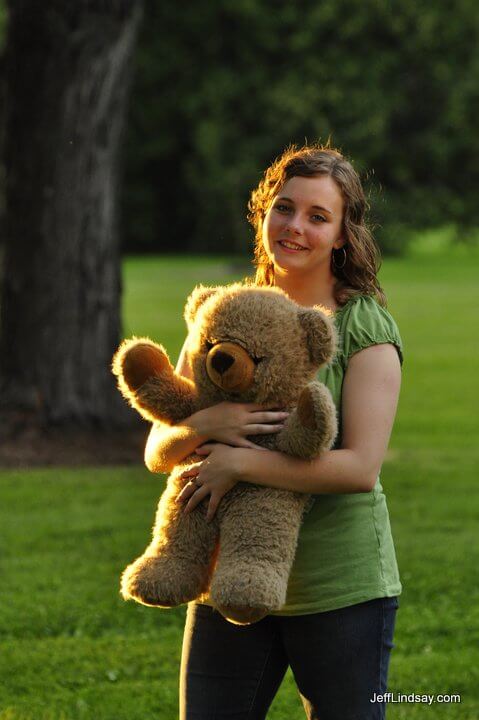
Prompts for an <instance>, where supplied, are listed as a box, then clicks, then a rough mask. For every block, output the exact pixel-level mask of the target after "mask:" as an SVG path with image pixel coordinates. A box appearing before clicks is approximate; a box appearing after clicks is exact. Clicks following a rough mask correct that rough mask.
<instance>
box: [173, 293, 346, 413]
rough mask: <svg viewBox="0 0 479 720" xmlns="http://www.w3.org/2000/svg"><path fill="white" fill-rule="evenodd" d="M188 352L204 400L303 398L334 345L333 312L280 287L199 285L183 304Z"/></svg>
mask: <svg viewBox="0 0 479 720" xmlns="http://www.w3.org/2000/svg"><path fill="white" fill-rule="evenodd" d="M185 319H186V322H187V325H188V330H189V334H188V358H189V363H190V366H191V371H192V375H193V380H194V382H195V385H196V387H197V390H198V392H199V394H200V397H201V399H202V401H204V402H205V404H213V403H216V402H220V401H221V400H235V401H242V402H257V403H262V404H265V403H271V402H274V403H278V404H280V405H281V406H286V405H288V404H292V403H294V402H295V400H297V398H298V396H299V394H300V392H301V390H302V388H303V387H304V385H306V384H307V383H308V382H310V380H312V379H313V378H314V376H315V374H316V372H317V371H318V369H319V368H320V367H321V366H322V365H323V364H325V363H327V362H328V361H330V360H331V358H332V356H333V354H334V351H335V332H334V327H333V323H332V320H331V319H330V318H329V317H328V315H327V314H326V312H324V311H322V310H320V309H319V308H317V307H315V308H303V307H301V306H300V305H297V304H296V303H295V302H293V301H292V300H290V299H289V298H288V296H287V295H286V294H285V293H284V292H283V291H282V290H280V289H278V288H272V287H256V286H253V285H244V284H240V283H237V284H234V285H229V286H226V287H215V288H208V287H203V286H198V287H197V288H195V290H194V291H193V292H192V294H191V295H190V297H189V298H188V301H187V303H186V307H185Z"/></svg>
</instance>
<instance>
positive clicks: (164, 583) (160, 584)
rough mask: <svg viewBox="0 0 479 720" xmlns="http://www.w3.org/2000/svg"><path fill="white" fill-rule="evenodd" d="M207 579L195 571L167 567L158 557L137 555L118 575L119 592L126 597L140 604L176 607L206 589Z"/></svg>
mask: <svg viewBox="0 0 479 720" xmlns="http://www.w3.org/2000/svg"><path fill="white" fill-rule="evenodd" d="M205 586H207V578H205V577H202V576H201V575H200V574H198V573H194V572H192V570H191V568H189V569H188V571H187V572H184V573H181V572H179V569H178V567H173V566H172V567H167V563H165V562H162V561H161V559H158V558H152V557H145V558H143V557H142V558H139V559H138V560H136V561H135V562H134V563H132V564H131V565H129V566H128V567H127V568H126V570H125V571H124V572H123V575H122V578H121V594H122V596H123V598H124V599H125V600H136V602H138V603H141V604H142V605H151V606H155V607H176V606H177V605H183V604H184V603H187V602H190V600H194V599H195V598H197V597H198V595H200V594H201V593H202V592H204V590H205Z"/></svg>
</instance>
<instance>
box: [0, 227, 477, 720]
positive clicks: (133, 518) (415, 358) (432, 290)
mask: <svg viewBox="0 0 479 720" xmlns="http://www.w3.org/2000/svg"><path fill="white" fill-rule="evenodd" d="M433 244H434V243H433V242H432V239H431V238H426V241H425V242H424V243H423V244H422V245H421V246H418V247H417V249H414V252H413V253H412V254H411V256H410V257H408V258H405V259H394V260H388V261H387V262H386V263H385V266H384V268H383V271H382V281H383V283H384V286H385V288H386V291H387V294H388V297H389V307H390V310H391V312H392V313H393V315H394V317H395V318H396V320H397V322H398V324H399V327H400V330H401V333H402V336H403V340H404V346H405V363H404V373H403V389H402V394H401V400H400V406H399V414H398V419H397V423H396V427H395V431H394V435H393V438H392V441H391V450H390V451H389V454H388V458H387V461H386V462H385V465H384V468H383V472H382V480H383V483H384V486H385V488H386V493H387V497H388V505H389V509H390V515H391V522H392V527H393V533H394V539H395V544H396V548H397V553H398V560H399V566H400V570H401V575H402V580H403V584H404V592H403V594H402V596H401V598H400V610H399V613H398V619H397V626H396V637H395V643H396V647H395V649H394V650H393V653H392V660H391V671H390V690H391V691H394V692H401V693H411V692H416V693H460V694H461V696H462V702H461V704H460V705H436V706H435V711H434V709H432V708H431V709H430V712H429V713H428V711H427V710H426V709H425V706H424V705H418V704H416V705H410V704H395V705H391V706H390V707H389V711H388V718H391V720H416V719H417V720H420V719H421V718H424V717H426V716H427V717H431V718H433V717H434V718H435V717H437V718H440V719H441V720H476V718H477V717H478V716H479V699H478V695H477V686H478V683H479V674H478V668H479V650H478V648H479V644H478V641H479V611H478V608H479V602H478V601H479V591H478V588H479V571H478V568H479V548H478V544H477V516H478V513H479V500H478V496H477V492H476V484H477V483H476V476H477V465H478V462H479V453H478V449H477V437H478V434H479V427H478V424H479V423H478V416H477V403H476V402H475V398H476V397H477V393H478V391H479V379H478V375H477V372H476V369H475V366H474V365H473V363H474V358H475V357H477V351H478V347H477V337H476V334H474V333H473V332H472V328H473V327H475V323H476V320H477V318H476V310H475V308H476V307H477V302H478V300H479V288H478V285H477V281H476V278H477V273H478V267H479V253H478V252H477V251H476V250H475V249H474V248H472V249H467V248H465V247H463V246H459V247H456V248H453V249H452V250H451V249H448V250H444V249H442V248H441V244H440V242H438V241H437V239H436V241H435V247H436V250H435V252H433V253H431V246H432V245H433ZM425 250H427V254H426V253H425ZM243 274H244V269H242V268H240V269H238V268H237V266H236V265H234V264H232V263H231V262H228V261H227V260H221V261H218V262H214V261H211V260H207V261H201V260H199V259H194V260H189V261H187V260H185V259H181V258H180V259H179V258H175V259H172V260H165V259H157V258H154V259H150V260H147V259H144V258H131V259H129V260H128V261H127V262H126V265H125V281H126V293H125V319H126V323H125V325H126V327H125V332H126V334H130V333H133V332H135V333H137V334H143V333H150V334H151V335H152V336H154V337H155V338H157V339H158V340H159V341H161V342H164V343H165V345H166V346H167V347H168V349H169V350H170V351H171V355H172V356H173V357H174V356H175V354H176V353H177V352H178V351H179V348H180V346H181V344H182V341H183V337H184V334H185V328H184V323H183V322H182V320H181V312H182V309H183V304H184V300H185V297H186V295H187V293H188V292H189V291H190V290H191V288H192V286H193V285H195V284H196V283H198V282H204V283H221V282H224V281H226V280H231V279H233V278H234V277H241V276H242V275H243ZM171 318H173V319H171ZM166 320H168V323H167V324H166V325H165V322H166ZM0 483H1V502H0V543H1V565H2V567H1V576H2V587H3V589H4V593H3V595H4V602H2V603H1V604H0V636H1V638H2V651H1V653H0V676H1V678H2V683H1V687H0V720H112V718H117V719H118V720H127V718H128V720H143V719H144V718H153V717H155V718H158V720H171V718H174V717H177V687H178V668H179V660H180V652H181V636H182V627H183V621H184V608H181V609H178V610H171V611H161V610H159V611H157V610H153V609H151V608H145V607H141V606H138V605H135V604H133V603H124V602H123V601H122V600H121V599H120V597H119V595H118V578H119V574H120V572H121V570H122V569H123V567H124V565H125V564H126V563H127V562H129V561H130V560H131V559H132V558H133V557H134V556H135V553H139V552H140V551H141V550H142V549H143V547H144V545H145V543H146V541H147V536H148V533H149V528H150V526H151V523H152V520H153V513H154V508H155V505H156V502H157V498H158V495H159V494H160V492H161V489H162V487H163V480H162V478H159V477H158V476H153V475H151V474H149V473H148V472H147V471H146V470H145V469H144V468H142V467H141V466H138V467H134V468H85V469H74V470H72V469H70V470H67V469H63V468H59V469H45V470H16V471H5V470H4V471H2V472H1V473H0ZM268 717H269V718H270V719H271V720H301V719H302V718H304V713H303V710H302V707H301V703H300V701H299V697H298V694H297V691H296V689H295V686H294V683H293V679H292V676H291V674H288V676H287V678H286V680H285V682H284V683H283V685H282V687H281V689H280V692H279V694H278V696H277V698H276V699H275V702H274V705H273V707H272V709H271V711H270V713H269V715H268Z"/></svg>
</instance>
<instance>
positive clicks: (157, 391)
mask: <svg viewBox="0 0 479 720" xmlns="http://www.w3.org/2000/svg"><path fill="white" fill-rule="evenodd" d="M132 404H133V405H134V407H135V408H136V409H137V410H138V412H139V413H140V414H141V415H142V416H143V417H144V418H145V419H146V420H150V421H151V422H155V421H156V420H160V421H161V422H164V423H166V424H168V425H175V424H176V423H178V422H180V421H181V420H184V419H185V418H187V417H189V416H190V415H192V414H193V413H194V412H195V411H196V410H197V409H198V403H197V401H196V393H195V386H194V384H193V383H192V382H191V380H188V379H187V378H184V377H182V376H181V375H177V374H176V373H173V375H172V376H171V378H168V382H165V380H164V378H158V377H153V378H150V379H149V380H147V382H146V383H144V385H142V386H141V388H139V390H137V391H136V393H135V397H134V401H133V403H132Z"/></svg>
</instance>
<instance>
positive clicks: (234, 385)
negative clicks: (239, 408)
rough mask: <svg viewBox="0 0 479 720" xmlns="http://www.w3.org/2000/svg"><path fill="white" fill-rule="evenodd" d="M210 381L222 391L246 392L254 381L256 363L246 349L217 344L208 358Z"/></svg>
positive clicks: (233, 344)
mask: <svg viewBox="0 0 479 720" xmlns="http://www.w3.org/2000/svg"><path fill="white" fill-rule="evenodd" d="M206 370H207V373H208V376H209V378H210V380H211V381H212V382H213V383H214V384H215V385H217V386H218V387H220V388H221V389H222V390H226V391H227V392H228V391H231V392H244V391H245V390H248V388H250V387H251V385H252V384H253V380H254V371H255V363H254V360H253V358H251V357H250V356H249V354H248V353H247V352H246V350H245V349H244V348H242V347H241V346H240V345H237V344H236V343H231V342H222V343H217V344H216V345H215V346H214V347H212V348H211V350H210V351H209V353H208V355H207V357H206Z"/></svg>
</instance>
